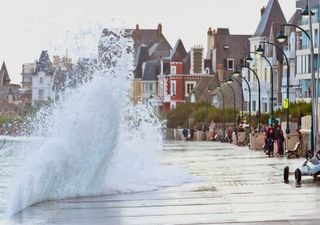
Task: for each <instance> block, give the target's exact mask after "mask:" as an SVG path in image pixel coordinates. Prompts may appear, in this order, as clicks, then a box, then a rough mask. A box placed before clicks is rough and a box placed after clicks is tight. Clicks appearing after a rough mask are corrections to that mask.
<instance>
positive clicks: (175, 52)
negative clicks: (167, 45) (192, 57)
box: [169, 39, 187, 62]
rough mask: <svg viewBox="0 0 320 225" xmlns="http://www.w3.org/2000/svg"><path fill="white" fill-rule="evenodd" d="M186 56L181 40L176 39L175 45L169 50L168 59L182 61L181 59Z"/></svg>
mask: <svg viewBox="0 0 320 225" xmlns="http://www.w3.org/2000/svg"><path fill="white" fill-rule="evenodd" d="M186 56H187V51H186V48H185V47H184V45H183V43H182V40H181V39H178V40H177V42H176V45H175V46H174V48H173V49H172V51H171V54H170V56H169V59H170V60H172V61H180V62H181V61H183V59H184V58H185V57H186Z"/></svg>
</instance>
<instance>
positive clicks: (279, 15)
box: [253, 0, 286, 37]
mask: <svg viewBox="0 0 320 225" xmlns="http://www.w3.org/2000/svg"><path fill="white" fill-rule="evenodd" d="M273 23H280V24H284V23H286V18H285V16H284V14H283V12H282V9H281V7H280V4H279V2H278V0H269V2H268V5H267V7H266V8H265V10H264V13H263V15H262V16H261V20H260V23H259V25H258V27H257V29H256V32H255V34H254V35H253V36H254V37H269V36H270V30H271V25H272V24H273Z"/></svg>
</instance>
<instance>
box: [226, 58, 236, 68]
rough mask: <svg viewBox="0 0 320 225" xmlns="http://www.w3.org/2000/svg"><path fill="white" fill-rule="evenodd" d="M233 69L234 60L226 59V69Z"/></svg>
mask: <svg viewBox="0 0 320 225" xmlns="http://www.w3.org/2000/svg"><path fill="white" fill-rule="evenodd" d="M233 69H234V60H233V59H227V70H233Z"/></svg>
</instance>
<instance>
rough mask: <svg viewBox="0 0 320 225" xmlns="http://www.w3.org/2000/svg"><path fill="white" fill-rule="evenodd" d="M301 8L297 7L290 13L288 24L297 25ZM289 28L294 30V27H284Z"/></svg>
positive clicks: (300, 16)
mask: <svg viewBox="0 0 320 225" xmlns="http://www.w3.org/2000/svg"><path fill="white" fill-rule="evenodd" d="M301 12H302V10H301V9H297V10H296V11H295V12H294V14H293V15H292V17H291V18H290V20H289V22H288V23H290V24H294V25H298V23H299V22H300V21H301V19H302V15H301ZM286 28H289V29H290V30H295V28H294V27H289V26H288V27H286Z"/></svg>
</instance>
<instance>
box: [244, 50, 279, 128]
mask: <svg viewBox="0 0 320 225" xmlns="http://www.w3.org/2000/svg"><path fill="white" fill-rule="evenodd" d="M258 49H259V48H258ZM250 53H253V54H256V55H260V54H259V53H257V52H249V54H248V56H247V58H246V61H248V62H250V61H252V60H253V59H252V58H251V56H250ZM260 56H261V57H262V58H264V59H265V60H266V62H267V63H268V64H269V66H270V72H271V78H270V83H271V126H273V118H274V117H273V68H272V64H271V62H270V60H269V59H268V58H267V57H265V56H264V55H263V54H262V55H260ZM255 75H256V74H255ZM259 83H260V81H259ZM259 114H260V113H259Z"/></svg>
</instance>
